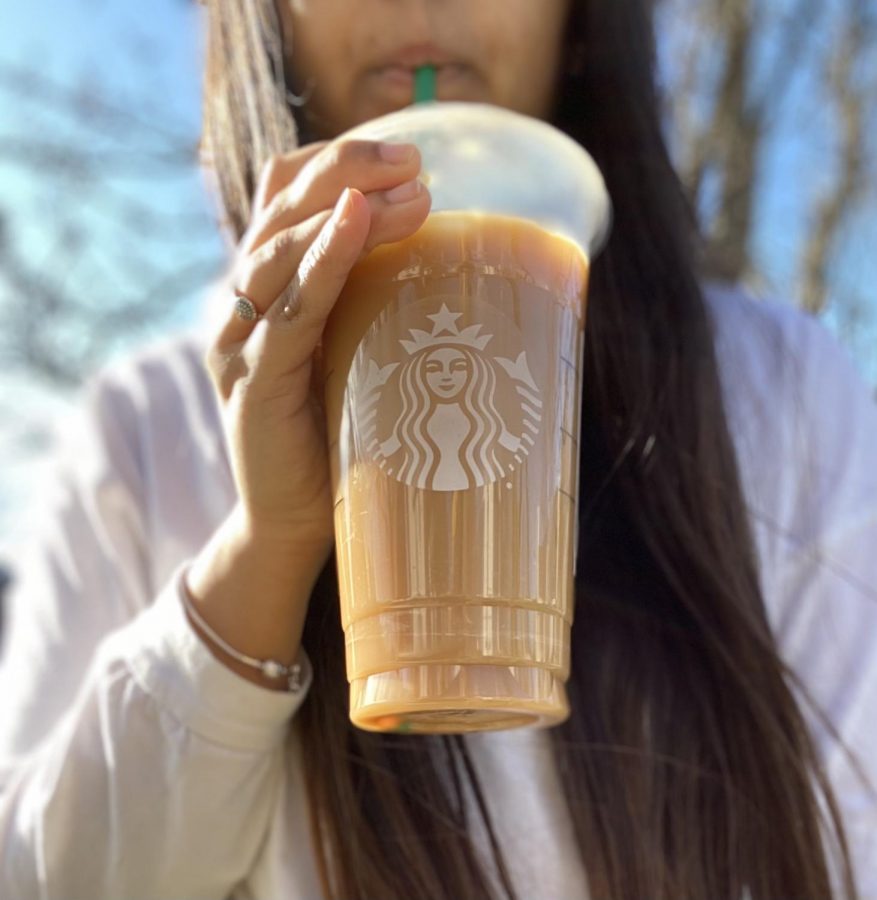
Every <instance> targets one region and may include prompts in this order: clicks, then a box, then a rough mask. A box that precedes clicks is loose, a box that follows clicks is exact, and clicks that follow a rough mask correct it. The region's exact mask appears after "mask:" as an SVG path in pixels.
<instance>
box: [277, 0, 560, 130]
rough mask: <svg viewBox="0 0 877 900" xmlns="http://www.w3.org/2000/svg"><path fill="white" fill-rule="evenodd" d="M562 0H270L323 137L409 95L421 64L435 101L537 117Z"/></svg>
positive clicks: (295, 83)
mask: <svg viewBox="0 0 877 900" xmlns="http://www.w3.org/2000/svg"><path fill="white" fill-rule="evenodd" d="M570 2H571V0H277V3H278V4H279V10H280V13H281V18H282V22H283V31H284V40H285V45H286V53H287V57H288V59H289V60H290V61H291V72H289V73H288V74H290V75H291V76H292V88H293V89H294V90H295V92H296V93H299V94H302V93H304V94H306V95H307V94H308V93H310V99H309V100H308V102H307V104H306V105H305V111H306V114H307V115H308V117H309V120H310V126H311V130H312V131H313V132H314V135H315V137H317V138H325V139H330V138H332V137H335V136H337V135H338V134H340V133H341V132H343V131H346V130H347V129H348V128H351V127H353V126H354V125H358V124H359V123H360V122H364V121H367V120H368V119H373V118H376V117H377V116H380V115H383V114H384V113H388V112H392V111H393V110H396V109H401V108H402V107H403V106H407V105H408V104H410V103H411V101H412V99H413V91H414V79H413V72H414V69H415V68H416V67H418V66H420V65H426V64H434V65H435V66H436V75H437V93H438V99H439V100H464V101H481V102H487V103H493V104H496V105H498V106H504V107H507V108H508V109H513V110H517V111H518V112H523V113H526V114H528V115H532V116H537V117H539V118H547V117H548V116H549V115H550V113H551V106H552V97H553V94H554V85H555V82H556V79H557V74H558V68H559V60H560V55H561V45H562V40H563V30H564V26H565V24H566V17H567V12H568V10H569V6H570ZM309 82H310V86H309ZM311 91H312V93H311Z"/></svg>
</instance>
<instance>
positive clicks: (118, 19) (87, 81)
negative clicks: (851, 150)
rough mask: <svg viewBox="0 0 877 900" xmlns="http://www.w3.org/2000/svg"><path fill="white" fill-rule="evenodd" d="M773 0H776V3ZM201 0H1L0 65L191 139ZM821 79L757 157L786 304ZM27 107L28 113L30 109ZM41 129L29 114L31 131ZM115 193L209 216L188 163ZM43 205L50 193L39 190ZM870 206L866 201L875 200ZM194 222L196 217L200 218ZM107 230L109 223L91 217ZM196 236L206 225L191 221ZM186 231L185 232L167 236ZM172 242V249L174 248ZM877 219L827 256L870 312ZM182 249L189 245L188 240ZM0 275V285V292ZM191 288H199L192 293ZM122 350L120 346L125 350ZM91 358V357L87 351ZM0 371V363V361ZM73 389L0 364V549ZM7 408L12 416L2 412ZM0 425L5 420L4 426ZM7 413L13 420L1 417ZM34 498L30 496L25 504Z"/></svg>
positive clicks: (768, 250)
mask: <svg viewBox="0 0 877 900" xmlns="http://www.w3.org/2000/svg"><path fill="white" fill-rule="evenodd" d="M776 2H780V0H776ZM202 14H203V12H202V9H201V7H200V6H199V5H198V4H197V3H195V2H193V0H150V2H149V3H148V4H143V3H140V4H137V3H130V2H126V0H31V2H29V3H8V4H5V8H4V10H3V28H2V29H0V74H2V71H3V70H4V68H6V70H7V71H8V67H9V66H13V67H16V66H24V65H26V66H30V67H33V66H35V65H38V67H39V69H40V71H41V72H42V74H43V75H44V76H46V78H48V79H49V80H51V81H55V82H58V83H61V84H74V85H79V86H88V85H97V86H100V87H101V88H102V89H103V90H104V91H105V92H106V93H108V94H109V95H110V97H111V98H114V99H115V100H116V101H118V102H119V103H120V104H121V105H130V104H131V102H132V101H131V98H136V108H134V109H133V110H132V111H133V112H134V113H136V115H137V116H138V117H139V119H140V120H143V121H151V120H156V121H161V122H163V123H166V125H167V126H168V127H170V128H172V129H174V130H175V131H178V132H179V133H182V134H185V135H189V136H191V139H192V140H193V141H194V140H196V139H197V135H198V132H199V116H200V69H201V59H202V40H201V16H202ZM819 90H820V87H819V84H818V82H817V81H816V80H815V79H814V78H813V77H808V76H807V75H806V73H805V75H804V76H803V77H800V78H798V79H797V80H796V83H795V85H794V90H793V91H792V95H791V97H790V100H789V103H788V104H787V105H786V107H785V108H784V112H783V116H784V117H785V120H784V124H783V128H784V129H785V132H786V133H787V134H788V138H787V139H786V140H784V141H782V142H780V143H779V144H777V146H776V147H775V148H774V150H773V151H772V152H771V154H769V156H768V157H767V158H766V159H765V160H764V162H763V166H764V171H765V173H766V175H767V178H766V180H765V188H764V190H763V191H762V193H761V196H760V202H759V208H758V210H757V211H756V226H755V227H756V234H757V242H756V243H757V257H758V261H759V263H760V265H761V267H762V268H763V269H764V270H765V272H766V273H767V274H768V276H769V279H770V281H771V282H772V283H773V284H776V285H780V286H783V290H782V292H781V294H782V295H780V296H778V297H776V299H779V300H780V301H783V302H793V301H794V297H793V296H792V288H791V287H790V285H791V278H790V272H791V271H792V268H793V266H794V264H795V258H794V255H793V254H792V248H794V247H795V245H796V241H797V240H798V238H799V235H800V233H801V230H802V229H803V228H804V227H805V224H806V214H807V210H806V208H805V206H804V205H803V204H802V197H803V193H804V192H803V191H802V186H803V185H807V184H811V183H814V182H818V180H819V179H820V177H821V172H822V171H823V170H824V167H825V159H826V154H827V153H828V152H829V150H830V140H831V129H832V124H831V122H830V121H829V120H828V119H826V120H825V122H824V126H822V130H823V131H824V134H825V139H824V140H822V141H816V142H813V141H808V142H802V141H801V140H800V139H798V137H797V135H798V134H799V133H800V132H801V131H802V125H804V124H807V125H809V126H812V124H813V122H814V120H815V121H817V122H819V120H820V117H823V118H824V117H825V112H824V110H823V108H822V106H821V104H820V102H819ZM25 108H26V107H23V106H21V105H19V104H17V103H14V102H13V101H12V100H10V98H9V95H8V93H5V92H4V91H3V89H2V81H0V142H2V137H3V136H4V135H8V134H10V132H12V133H15V132H16V130H17V131H18V132H19V133H20V131H21V128H22V127H31V123H30V122H29V121H27V122H22V121H20V120H19V119H16V121H14V122H13V121H12V117H13V116H16V117H18V116H21V115H22V112H21V111H22V110H23V109H25ZM27 115H31V113H27ZM46 127H50V126H47V125H46V122H45V121H44V120H41V119H39V117H38V116H37V117H35V118H34V120H33V128H34V130H36V129H38V128H46ZM33 189H34V184H33V183H31V182H28V181H27V180H26V179H25V180H23V179H22V178H21V174H20V172H19V171H18V170H16V169H14V168H11V167H10V166H9V165H4V164H3V158H2V155H0V202H2V204H3V206H5V207H6V208H9V207H12V208H13V209H15V208H16V205H21V206H22V208H23V207H24V205H25V204H27V203H32V202H33ZM120 190H125V191H128V192H129V194H128V196H129V197H131V198H132V199H134V198H135V197H136V195H137V194H138V192H139V193H140V194H148V195H149V201H150V202H151V203H152V204H154V205H156V204H157V205H158V206H160V205H161V204H162V202H163V201H164V199H165V195H163V193H162V192H164V191H174V192H177V193H176V194H175V198H176V200H177V201H178V200H179V192H180V191H182V192H184V195H185V197H186V202H187V204H188V205H190V207H191V210H192V215H193V216H195V217H199V216H200V217H208V216H210V215H211V210H210V208H209V202H208V199H207V197H206V196H205V194H204V191H203V189H202V185H201V183H200V179H199V175H198V173H197V171H195V170H194V167H193V171H192V172H191V173H190V174H189V177H187V178H185V179H184V181H183V182H182V183H173V184H172V183H170V182H168V181H166V180H165V181H160V182H159V183H157V184H156V183H155V182H150V181H149V180H148V178H146V179H144V180H143V181H141V182H140V183H130V182H129V183H127V184H126V185H124V186H122V187H120ZM40 202H43V203H46V202H47V201H46V200H45V199H43V200H42V201H40ZM69 202H70V199H69V198H65V197H63V196H60V197H54V198H49V200H48V204H49V206H50V207H51V208H50V209H47V210H46V215H61V214H63V208H64V204H65V203H68V204H69ZM872 208H873V207H872ZM28 223H29V224H28V225H27V229H29V230H27V229H25V230H23V231H22V233H19V234H15V235H13V236H12V239H14V240H17V241H21V242H24V243H25V244H26V245H27V247H28V250H29V252H31V251H32V254H33V255H34V256H35V258H37V259H39V258H42V259H46V260H48V259H49V258H50V256H51V247H50V246H44V245H45V243H46V238H45V235H43V234H41V233H40V225H39V217H37V218H36V219H35V218H34V217H33V216H32V215H31V216H29V218H28ZM202 224H203V223H202ZM101 227H103V228H111V227H112V223H104V224H103V225H102V226H96V228H97V231H96V232H95V233H96V234H98V235H99V234H100V228H101ZM198 231H199V233H200V234H201V235H202V240H203V234H204V233H205V232H207V233H209V229H204V228H203V227H202V228H200V229H198ZM185 239H186V235H185V234H183V235H181V236H178V237H177V238H175V240H177V241H182V240H185ZM175 246H176V247H177V250H176V251H175V249H174V247H175ZM875 246H877V217H873V216H872V217H871V218H870V220H866V219H859V220H857V221H856V222H855V227H853V228H852V229H850V230H849V231H848V232H847V233H846V234H845V235H844V242H843V249H842V251H841V253H840V254H839V256H838V259H837V261H836V263H835V266H836V270H837V278H838V281H839V283H844V282H846V283H848V284H850V285H852V286H854V287H855V288H856V289H857V291H858V292H859V293H860V294H861V296H862V298H863V303H864V304H865V306H866V308H867V309H869V310H870V311H871V313H872V314H873V315H874V319H875V320H877V288H875V285H877V254H874V253H873V251H872V249H871V248H873V247H875ZM186 249H187V251H189V252H190V251H191V248H188V247H187V248H186ZM167 252H168V253H169V254H173V253H174V252H179V243H177V244H176V245H174V244H173V243H169V244H168V250H167ZM199 252H200V253H201V255H202V256H203V257H204V258H205V259H207V260H208V261H209V260H210V259H218V258H219V255H220V252H221V245H220V240H219V238H218V236H216V237H215V238H214V239H208V240H207V243H206V245H205V246H204V247H203V248H201V250H200V251H199ZM2 289H3V288H2V282H0V290H2ZM195 293H196V294H197V292H195ZM196 301H197V296H195V295H193V297H192V298H181V300H180V302H179V303H178V304H177V307H176V313H175V321H176V322H177V324H185V323H186V321H187V320H188V319H189V318H190V317H192V315H193V314H194V311H195V309H196V308H197V302H196ZM827 322H828V324H829V325H830V326H831V327H833V328H835V330H837V331H838V332H839V333H840V334H841V336H842V337H843V339H844V340H847V341H848V344H849V346H850V348H851V350H852V352H853V353H854V354H855V356H856V359H857V361H858V363H859V365H860V367H861V370H862V372H863V374H864V375H865V376H866V377H867V378H868V379H869V380H870V381H871V383H873V384H877V353H875V352H874V350H873V347H875V346H877V340H875V334H874V331H873V330H871V331H866V332H862V331H860V332H858V334H857V335H856V338H855V340H853V339H852V338H848V336H847V335H846V333H845V332H844V326H845V323H844V322H843V321H841V320H839V319H837V318H836V317H832V316H829V317H827ZM122 349H124V348H122ZM96 362H100V360H96ZM0 368H2V367H0ZM75 401H76V397H75V395H65V394H63V393H58V392H47V391H46V390H45V388H44V387H42V386H41V385H39V384H35V383H34V382H33V381H32V380H29V379H25V378H21V377H11V376H10V375H9V374H8V373H7V374H3V373H2V371H0V557H2V553H3V547H4V546H5V547H8V546H10V545H13V546H14V545H15V544H16V543H17V542H18V541H20V540H22V539H23V536H25V535H26V533H27V525H26V521H27V517H26V515H25V513H26V510H27V509H28V507H29V504H28V499H29V498H30V497H31V496H32V494H33V486H34V485H35V484H37V483H38V482H40V481H41V480H42V479H43V478H44V477H45V466H46V459H47V457H46V452H45V451H46V445H45V442H44V441H42V439H41V437H40V436H41V435H42V434H43V431H44V430H45V429H44V428H42V426H43V425H44V423H45V422H47V421H58V420H62V419H63V417H64V416H66V415H68V414H71V411H72V410H73V409H74V408H75V405H76V403H75ZM13 410H14V412H15V415H14V416H11V415H7V412H10V411H13ZM4 421H5V422H7V425H6V426H4V425H3V424H2V423H3V422H4ZM10 421H14V425H13V426H10V425H9V424H8V422H10ZM30 506H32V504H30Z"/></svg>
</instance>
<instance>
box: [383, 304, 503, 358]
mask: <svg viewBox="0 0 877 900" xmlns="http://www.w3.org/2000/svg"><path fill="white" fill-rule="evenodd" d="M462 315H463V313H459V312H458V313H453V312H451V311H450V310H449V309H448V307H447V304H446V303H442V308H441V309H440V310H439V311H438V312H437V313H433V314H432V315H428V316H427V318H428V319H432V321H433V323H434V324H433V327H432V332H427V331H421V330H420V329H419V328H409V329H408V333H409V334H410V335H411V336H412V337H413V338H414V340H413V341H406V340H400V341H399V343H400V344H401V345H402V346H403V347H404V348H405V349H406V350H407V351H408V353H409V354H414V353H416V352H417V351H418V350H422V349H424V348H425V347H432V346H435V345H437V344H459V345H463V346H466V347H474V348H475V349H477V350H483V349H484V348H485V347H486V346H487V344H488V343H489V342H490V340H491V339H492V338H493V335H492V334H483V335H481V336H479V335H478V332H479V331H481V325H470V326H469V327H468V328H464V329H463V330H462V331H460V329H459V328H458V327H457V319H459V318H460V317H461V316H462ZM445 332H447V333H445Z"/></svg>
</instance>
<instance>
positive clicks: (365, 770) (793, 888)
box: [203, 0, 856, 900]
mask: <svg viewBox="0 0 877 900" xmlns="http://www.w3.org/2000/svg"><path fill="white" fill-rule="evenodd" d="M651 7H652V4H651V3H650V2H649V0H623V2H619V0H574V2H572V4H571V12H570V20H569V23H568V26H567V29H566V39H565V47H564V56H563V66H562V71H561V75H560V81H559V84H558V87H557V101H556V108H555V110H554V113H553V115H552V117H551V119H552V121H553V122H554V124H556V125H557V126H558V127H560V128H561V129H563V130H564V131H565V132H566V133H567V134H569V135H571V136H572V137H573V138H575V139H576V140H577V141H579V142H580V143H581V144H582V145H583V146H584V147H586V148H587V150H588V151H589V152H590V153H591V155H592V156H593V157H594V158H595V160H596V162H597V164H598V165H599V167H600V168H601V170H602V172H603V173H604V176H605V178H606V182H607V186H608V189H609V193H610V195H611V197H612V199H613V204H614V212H615V218H614V224H613V229H612V234H611V238H610V240H609V243H608V245H607V246H606V248H605V249H604V250H603V252H602V254H601V255H600V256H599V258H598V259H597V261H596V263H595V265H594V267H593V270H592V275H591V286H590V302H589V320H588V327H587V345H586V352H585V360H586V363H585V372H584V379H583V383H584V392H583V395H582V423H583V425H582V456H581V473H580V486H581V487H580V490H581V496H580V523H579V546H578V570H577V576H576V615H575V625H574V628H573V647H572V659H573V669H572V674H571V678H570V682H569V685H568V688H569V694H570V701H571V706H572V715H571V717H570V719H569V720H568V721H567V722H566V723H564V724H563V725H562V726H559V727H557V728H555V729H552V731H551V732H550V737H551V745H552V747H553V752H554V755H555V759H556V763H557V765H558V769H559V774H560V778H561V781H562V783H563V785H564V792H565V795H566V797H567V798H568V801H569V809H570V815H571V818H572V823H573V827H574V833H575V836H576V838H577V841H578V845H579V848H580V851H581V856H582V860H583V864H584V867H585V871H586V872H587V873H588V881H589V886H590V891H591V895H592V897H593V898H594V900H609V898H611V900H644V898H650V900H721V898H726V900H739V898H741V897H742V896H745V891H747V890H748V896H749V897H751V898H752V900H792V898H794V900H805V898H806V900H810V898H812V900H817V898H818V900H824V898H828V897H830V896H832V886H831V880H830V875H829V872H830V871H831V869H830V865H829V862H830V860H829V853H828V849H827V848H828V843H827V839H828V838H829V837H830V838H831V839H832V840H833V842H834V844H836V848H837V851H836V852H837V860H836V861H833V862H835V863H836V865H837V869H838V871H839V873H840V878H839V880H840V882H841V884H840V887H839V890H840V891H841V892H842V893H841V894H840V895H839V896H843V897H845V898H853V897H855V896H856V891H855V887H854V885H853V878H852V873H851V866H850V862H849V854H848V850H847V846H846V842H845V839H844V833H843V827H842V823H841V819H840V815H839V812H838V810H837V807H836V804H835V801H834V798H833V796H832V792H831V789H830V786H829V784H828V782H827V779H826V776H825V774H824V772H823V770H822V767H821V764H820V760H819V758H818V756H817V753H816V751H815V749H814V745H813V742H812V740H811V737H810V736H809V734H808V730H807V728H806V725H805V721H804V719H803V717H802V714H801V712H800V710H799V708H798V705H797V703H796V700H795V697H794V696H793V693H792V686H793V685H795V684H796V682H795V678H794V675H793V674H792V673H791V672H790V671H789V670H788V669H787V667H786V666H785V665H784V663H783V662H782V661H781V659H780V658H779V655H778V652H777V649H776V645H775V641H774V638H773V636H772V634H771V632H770V630H769V627H768V623H767V618H766V614H765V607H764V601H763V598H762V596H761V591H760V587H759V579H758V572H757V567H756V562H755V552H754V548H753V541H752V536H751V534H750V529H749V524H748V521H747V517H746V513H745V509H744V504H743V499H742V491H741V486H740V480H739V475H738V471H737V463H736V458H735V453H734V449H733V446H732V443H731V439H730V436H729V433H728V427H727V423H726V419H725V415H724V412H723V401H722V394H721V391H720V384H719V376H718V367H717V362H716V358H715V353H714V347H713V335H712V331H711V324H710V319H709V316H708V313H707V309H706V305H705V302H704V298H703V295H702V289H701V281H702V277H703V272H702V271H701V268H700V262H699V261H700V259H701V252H700V244H699V237H698V230H697V227H696V223H695V218H694V216H693V214H692V211H691V209H690V208H689V206H688V204H687V203H686V200H685V197H684V195H683V191H682V189H681V186H680V183H679V180H678V178H677V176H676V174H675V172H674V170H673V168H672V165H671V162H670V160H669V158H668V154H667V150H666V147H665V143H664V139H663V136H662V132H661V119H660V107H659V100H658V97H657V95H656V90H655V82H654V70H655V47H654V35H653V24H652V18H651ZM286 61H287V63H288V59H287V60H286ZM283 70H284V56H283V43H282V36H281V30H280V26H279V21H278V19H277V17H276V10H275V9H274V6H273V2H272V0H211V3H210V19H209V29H208V41H207V69H206V76H205V91H204V136H203V140H204V147H205V151H206V158H207V161H208V163H209V164H210V165H212V167H213V169H214V173H215V178H216V183H217V187H218V191H219V195H220V200H221V203H222V206H223V209H224V213H225V220H226V223H227V225H228V226H229V228H230V230H231V232H232V233H233V234H234V236H235V237H236V238H240V236H241V235H242V234H243V232H244V230H245V228H246V225H247V222H248V219H249V215H250V198H251V197H252V196H253V193H254V188H255V182H256V179H257V175H258V172H259V170H260V168H261V166H262V165H263V164H264V162H265V161H266V159H267V157H268V155H269V154H271V153H277V152H283V151H286V150H289V149H290V148H291V147H292V146H294V145H295V141H296V135H297V120H298V124H301V123H302V117H301V115H300V109H299V107H297V103H298V102H299V101H298V100H297V99H296V98H295V97H294V96H292V95H291V94H290V90H289V86H288V85H287V84H286V82H285V80H284V74H283ZM287 71H288V69H287ZM304 643H305V647H306V649H307V651H308V652H309V654H310V656H311V658H312V659H313V660H314V661H315V666H314V668H315V679H314V683H313V686H312V688H311V691H310V695H309V697H308V699H307V701H306V703H305V705H304V707H303V708H302V710H301V713H300V721H301V728H302V737H303V741H304V756H305V765H306V767H307V779H306V781H307V785H308V793H309V801H310V808H311V815H312V828H313V833H314V838H315V846H316V847H317V857H318V859H317V861H318V865H319V867H320V871H321V875H322V878H323V883H324V889H325V892H326V896H327V897H332V898H341V900H355V898H361V900H367V898H368V900H375V898H381V900H393V898H398V900H403V898H404V900H412V898H423V900H427V898H430V900H434V898H443V897H449V898H450V897H453V898H455V900H466V898H471V900H476V898H478V900H483V898H486V897H490V896H496V893H497V890H496V889H495V887H494V876H492V875H490V874H488V873H487V872H485V871H483V869H482V867H481V866H480V864H479V857H478V854H477V852H476V849H475V847H474V845H473V843H472V841H471V839H470V829H469V827H468V825H469V823H467V820H466V804H465V803H464V793H465V790H466V789H471V791H472V792H473V796H474V798H475V801H476V807H477V809H478V810H479V814H480V816H481V818H482V821H483V824H484V825H485V826H486V830H487V834H488V836H489V838H490V841H491V845H492V849H493V853H494V857H495V860H496V864H497V872H498V876H499V884H500V888H501V890H502V891H504V892H505V893H506V894H507V895H508V896H513V893H514V892H513V890H512V886H511V883H510V879H509V876H508V874H507V871H506V867H505V864H504V861H503V858H502V853H501V850H500V848H499V846H498V842H497V841H496V839H495V837H494V830H493V828H492V827H491V823H490V817H489V814H488V810H487V805H486V802H485V798H484V797H483V795H482V792H481V790H480V786H479V784H478V779H477V777H476V774H475V771H474V767H473V764H472V761H471V760H470V758H469V755H468V753H467V746H466V742H465V741H464V740H463V739H461V738H459V737H424V736H418V737H405V736H400V735H381V734H373V733H368V732H364V731H360V730H358V729H356V728H354V727H353V726H352V725H351V724H350V722H349V720H348V716H347V683H346V678H345V671H344V645H343V637H342V631H341V625H340V621H339V612H338V597H337V583H336V579H335V560H334V557H331V558H330V559H329V562H328V563H327V565H326V567H325V569H324V571H323V573H322V576H321V578H320V579H319V581H318V584H317V586H316V588H315V591H314V595H313V597H312V601H311V605H310V609H309V613H308V619H307V624H306V628H305V635H304ZM821 806H824V809H825V814H824V815H823V814H821V813H820V807H821ZM824 839H825V840H826V843H823V840H824Z"/></svg>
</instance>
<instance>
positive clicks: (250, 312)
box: [234, 291, 262, 322]
mask: <svg viewBox="0 0 877 900" xmlns="http://www.w3.org/2000/svg"><path fill="white" fill-rule="evenodd" d="M234 311H235V313H237V317H238V318H239V319H243V321H244V322H255V321H256V320H257V319H261V318H262V315H261V313H260V312H259V310H258V309H256V304H255V303H253V301H252V300H250V298H249V297H246V296H244V295H243V294H242V293H241V292H240V291H235V301H234Z"/></svg>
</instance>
